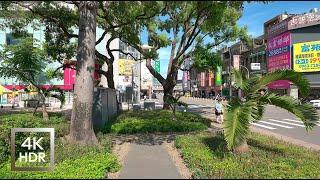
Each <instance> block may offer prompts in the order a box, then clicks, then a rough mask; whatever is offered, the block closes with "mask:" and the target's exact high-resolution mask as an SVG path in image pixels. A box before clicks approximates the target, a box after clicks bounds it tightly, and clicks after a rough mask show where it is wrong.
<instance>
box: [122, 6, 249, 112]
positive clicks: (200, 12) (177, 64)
mask: <svg viewBox="0 0 320 180" xmlns="http://www.w3.org/2000/svg"><path fill="white" fill-rule="evenodd" d="M164 7H165V9H164V11H162V13H161V14H160V15H158V16H156V17H155V18H153V19H152V21H148V22H146V30H147V32H148V42H149V45H151V46H153V49H152V50H151V51H147V52H146V51H144V50H143V48H141V47H138V46H135V45H134V44H131V45H132V46H134V47H135V48H136V49H138V50H139V51H140V52H141V53H143V55H144V57H145V58H146V59H147V63H146V64H147V68H148V69H149V71H150V73H151V74H152V75H153V76H154V77H155V78H156V79H157V80H158V81H159V82H160V83H161V84H162V86H163V90H164V102H166V101H167V99H168V98H169V97H171V96H172V93H173V88H174V87H175V85H176V83H177V78H178V71H179V69H181V67H182V64H183V63H184V61H185V60H186V59H188V58H190V57H192V56H194V54H196V53H197V52H199V51H200V48H204V49H206V50H210V49H211V48H214V47H217V46H219V45H220V44H222V43H226V42H228V41H235V40H237V39H247V38H248V36H247V35H246V28H240V27H238V26H237V24H236V22H237V20H238V19H239V18H240V17H241V15H242V10H243V1H210V2H195V1H191V2H190V1H188V2H183V1H179V2H171V3H170V4H165V5H164ZM128 43H130V42H128ZM167 47H169V48H170V57H169V59H168V61H169V65H168V70H167V76H166V77H165V78H164V77H163V76H162V75H161V74H160V73H158V72H156V71H155V69H154V68H153V67H152V59H154V58H156V57H157V53H156V51H157V50H159V49H160V48H167ZM163 108H164V109H168V108H169V104H168V103H164V107H163Z"/></svg>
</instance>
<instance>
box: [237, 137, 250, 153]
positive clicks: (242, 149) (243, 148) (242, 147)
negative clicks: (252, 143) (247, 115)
mask: <svg viewBox="0 0 320 180" xmlns="http://www.w3.org/2000/svg"><path fill="white" fill-rule="evenodd" d="M248 151H249V146H248V143H247V140H245V141H244V142H243V143H242V144H241V145H240V146H238V147H236V148H235V149H234V152H235V153H244V152H248Z"/></svg>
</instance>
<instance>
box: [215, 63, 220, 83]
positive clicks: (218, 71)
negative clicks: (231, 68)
mask: <svg viewBox="0 0 320 180" xmlns="http://www.w3.org/2000/svg"><path fill="white" fill-rule="evenodd" d="M216 86H221V66H218V67H217V72H216Z"/></svg>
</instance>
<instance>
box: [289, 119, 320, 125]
mask: <svg viewBox="0 0 320 180" xmlns="http://www.w3.org/2000/svg"><path fill="white" fill-rule="evenodd" d="M283 120H285V121H292V122H297V123H301V124H303V122H302V121H297V120H293V119H283ZM316 125H317V126H320V124H318V123H316Z"/></svg>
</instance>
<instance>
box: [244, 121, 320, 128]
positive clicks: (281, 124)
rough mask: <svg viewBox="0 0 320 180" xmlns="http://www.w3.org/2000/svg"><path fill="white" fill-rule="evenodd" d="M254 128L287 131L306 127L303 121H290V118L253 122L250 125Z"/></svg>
mask: <svg viewBox="0 0 320 180" xmlns="http://www.w3.org/2000/svg"><path fill="white" fill-rule="evenodd" d="M250 124H251V125H253V126H257V127H260V128H264V129H269V130H274V129H278V128H285V129H293V128H298V127H303V128H304V127H305V125H304V124H303V122H302V121H300V120H296V119H293V118H291V119H289V118H283V119H272V118H270V119H264V120H260V121H257V122H251V123H250ZM316 126H320V124H316Z"/></svg>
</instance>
